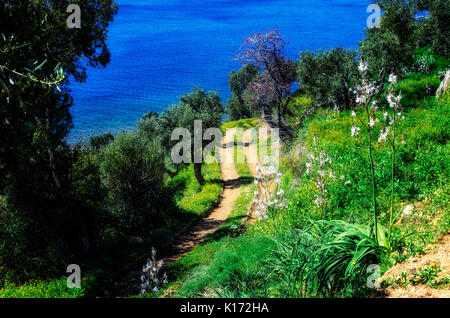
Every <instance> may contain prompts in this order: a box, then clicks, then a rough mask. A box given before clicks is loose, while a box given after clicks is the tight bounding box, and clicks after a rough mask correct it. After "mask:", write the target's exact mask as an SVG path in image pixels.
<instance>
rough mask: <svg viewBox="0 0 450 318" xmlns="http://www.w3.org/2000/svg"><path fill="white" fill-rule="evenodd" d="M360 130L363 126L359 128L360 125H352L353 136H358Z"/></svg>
mask: <svg viewBox="0 0 450 318" xmlns="http://www.w3.org/2000/svg"><path fill="white" fill-rule="evenodd" d="M360 130H361V128H359V127H357V126H355V125H352V137H353V136H358V135H359V131H360Z"/></svg>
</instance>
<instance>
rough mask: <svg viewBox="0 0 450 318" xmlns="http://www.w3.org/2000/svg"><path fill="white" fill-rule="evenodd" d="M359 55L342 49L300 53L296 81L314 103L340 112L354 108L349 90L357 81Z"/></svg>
mask: <svg viewBox="0 0 450 318" xmlns="http://www.w3.org/2000/svg"><path fill="white" fill-rule="evenodd" d="M356 56H357V53H356V51H353V50H346V49H343V48H336V49H331V50H329V51H323V50H319V51H317V52H315V53H314V52H310V51H304V52H301V53H300V62H299V63H298V69H297V78H298V81H299V84H300V88H301V89H302V91H304V92H305V93H306V94H307V95H308V96H309V97H311V98H312V99H313V102H314V103H316V104H319V105H323V106H333V107H335V108H337V109H345V108H349V107H351V106H352V104H353V98H352V96H351V92H350V90H349V89H350V88H351V87H352V85H353V83H354V82H355V81H356V79H357V78H358V66H357V64H356Z"/></svg>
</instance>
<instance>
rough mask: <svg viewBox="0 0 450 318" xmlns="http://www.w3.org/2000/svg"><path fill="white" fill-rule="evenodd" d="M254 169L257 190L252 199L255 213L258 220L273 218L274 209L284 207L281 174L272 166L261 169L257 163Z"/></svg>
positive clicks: (277, 209)
mask: <svg viewBox="0 0 450 318" xmlns="http://www.w3.org/2000/svg"><path fill="white" fill-rule="evenodd" d="M256 171H257V175H256V178H255V185H256V187H257V190H256V191H255V199H254V200H253V202H254V204H255V205H256V211H255V214H256V215H257V216H258V219H259V220H262V219H267V218H269V217H272V218H273V217H274V214H275V212H276V211H279V210H282V209H284V208H286V203H285V202H284V200H285V198H284V197H285V195H284V194H285V193H284V190H283V189H281V187H280V184H281V176H282V174H281V173H280V172H278V170H277V169H276V168H275V167H273V166H270V167H269V168H268V169H267V170H266V171H263V169H262V168H261V167H260V166H259V165H256Z"/></svg>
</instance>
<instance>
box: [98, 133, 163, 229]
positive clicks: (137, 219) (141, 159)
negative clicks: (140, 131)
mask: <svg viewBox="0 0 450 318" xmlns="http://www.w3.org/2000/svg"><path fill="white" fill-rule="evenodd" d="M163 158H164V156H163V154H162V152H161V150H160V149H159V147H158V145H156V144H154V143H147V142H146V141H145V140H144V139H143V138H142V137H139V136H137V135H135V134H132V133H121V134H119V135H118V136H117V138H116V139H115V140H114V141H113V142H112V143H111V144H109V145H108V146H106V147H105V148H104V149H103V151H102V153H101V155H100V171H101V179H102V183H103V185H104V186H105V187H106V188H107V190H108V195H107V204H108V208H109V213H110V216H111V217H112V218H113V220H114V224H115V225H116V226H117V227H118V228H119V229H121V230H122V231H125V232H133V231H138V232H142V231H145V230H146V227H145V225H147V226H154V225H156V224H158V223H160V222H161V218H162V215H161V203H162V202H161V197H163V195H162V192H161V188H162V186H163V183H164V160H163Z"/></svg>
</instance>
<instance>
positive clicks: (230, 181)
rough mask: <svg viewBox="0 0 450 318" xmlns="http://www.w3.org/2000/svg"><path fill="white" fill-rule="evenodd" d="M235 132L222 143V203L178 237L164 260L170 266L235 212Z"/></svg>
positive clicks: (237, 191)
mask: <svg viewBox="0 0 450 318" xmlns="http://www.w3.org/2000/svg"><path fill="white" fill-rule="evenodd" d="M233 136H234V130H229V131H227V134H226V135H225V136H224V138H223V141H222V149H221V150H220V152H221V158H222V161H221V164H220V170H221V173H222V180H223V182H224V190H223V192H222V195H221V198H220V203H219V206H218V207H217V208H215V209H214V210H213V211H212V212H211V214H209V215H208V216H207V217H205V218H204V219H202V220H201V221H200V222H198V223H197V224H195V225H194V226H193V227H191V228H190V229H189V230H188V231H186V232H184V233H183V234H181V235H180V236H178V237H177V238H176V239H175V240H174V242H173V245H172V248H171V249H172V251H171V252H172V253H171V254H172V255H171V256H169V257H165V258H164V259H163V260H164V262H165V263H166V264H170V263H172V262H174V261H176V260H177V259H179V258H181V257H183V256H184V255H185V254H187V253H189V252H190V251H192V250H193V249H194V247H196V246H197V245H199V244H200V243H201V242H202V241H203V240H204V239H205V238H206V237H207V236H208V235H210V234H212V233H214V232H215V231H216V230H217V229H218V228H219V226H220V225H221V224H222V223H223V221H225V220H226V219H227V217H228V215H230V213H231V211H232V210H233V204H234V201H235V200H236V199H237V198H238V196H239V194H240V184H239V174H238V172H237V170H236V167H235V165H234V162H233V158H234V139H233Z"/></svg>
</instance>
